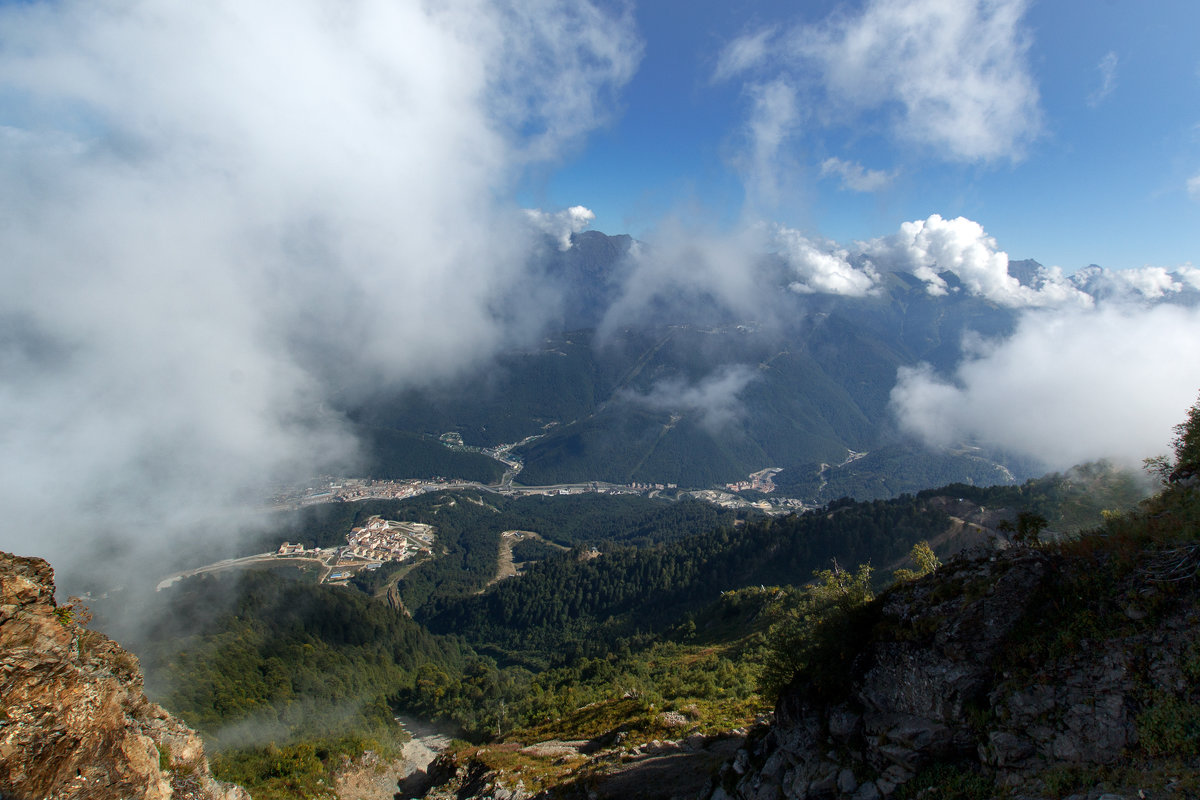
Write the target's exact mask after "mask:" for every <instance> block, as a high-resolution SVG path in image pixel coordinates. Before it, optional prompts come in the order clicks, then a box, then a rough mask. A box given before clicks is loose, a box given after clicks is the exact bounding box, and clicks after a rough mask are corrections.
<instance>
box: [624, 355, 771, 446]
mask: <svg viewBox="0 0 1200 800" xmlns="http://www.w3.org/2000/svg"><path fill="white" fill-rule="evenodd" d="M758 375H759V373H758V370H757V369H755V368H754V367H750V366H746V365H744V364H727V365H725V366H722V367H718V368H717V369H715V370H713V371H712V372H711V373H710V374H708V375H706V376H705V377H703V378H701V379H700V380H698V381H696V382H694V383H689V382H687V381H685V380H683V379H680V378H671V379H667V380H662V381H659V382H657V383H656V384H654V386H653V387H652V388H651V389H650V390H649V391H648V392H634V391H627V392H625V393H623V394H621V395H620V399H621V400H622V401H623V402H627V403H632V404H634V405H639V406H643V407H645V408H651V409H655V410H657V411H665V412H668V413H671V414H680V415H694V416H695V417H696V419H697V421H698V422H699V423H700V425H702V426H703V427H705V428H707V429H708V430H710V431H713V432H717V431H720V430H721V429H723V428H725V427H726V426H728V425H729V424H731V423H733V422H735V421H736V420H737V419H739V418H740V417H741V416H742V414H743V413H744V408H743V406H742V402H741V399H740V395H741V393H742V392H743V391H744V390H745V389H746V387H747V386H749V385H750V383H751V382H753V381H755V380H757V379H758Z"/></svg>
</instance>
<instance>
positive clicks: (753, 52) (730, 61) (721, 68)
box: [713, 28, 776, 81]
mask: <svg viewBox="0 0 1200 800" xmlns="http://www.w3.org/2000/svg"><path fill="white" fill-rule="evenodd" d="M775 33H776V29H775V28H764V29H763V30H761V31H758V32H757V33H748V34H745V35H743V36H739V37H738V38H736V39H734V40H733V41H732V42H730V43H729V44H727V45H725V47H724V49H722V50H721V54H720V55H719V56H718V57H717V67H716V69H715V70H713V81H724V80H728V79H729V78H732V77H735V76H737V75H740V74H741V73H743V72H745V71H747V70H750V69H753V68H755V67H757V66H759V65H761V64H762V63H763V61H765V60H766V59H767V58H768V57H769V56H770V54H771V48H770V45H771V42H770V40H771V38H772V37H774V35H775Z"/></svg>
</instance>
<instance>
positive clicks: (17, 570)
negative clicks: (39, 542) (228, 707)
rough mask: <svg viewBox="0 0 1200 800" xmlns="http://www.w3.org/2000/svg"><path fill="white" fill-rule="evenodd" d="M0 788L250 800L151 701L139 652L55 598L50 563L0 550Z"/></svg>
mask: <svg viewBox="0 0 1200 800" xmlns="http://www.w3.org/2000/svg"><path fill="white" fill-rule="evenodd" d="M0 797H3V798H5V800H8V799H9V798H12V800H26V799H27V798H28V799H30V800H32V798H38V799H39V800H41V799H42V798H47V800H51V799H52V800H74V799H75V798H78V800H85V799H86V800H108V799H109V798H112V800H118V799H122V800H167V799H168V798H173V799H174V800H184V799H185V798H186V799H187V800H249V795H248V794H247V793H246V792H245V791H244V790H243V789H240V788H238V787H236V786H231V785H229V784H223V783H220V782H218V781H216V780H214V779H213V778H212V776H211V775H210V774H209V769H208V762H207V760H206V759H205V756H204V750H203V747H202V745H201V742H200V738H199V737H198V736H197V735H196V733H195V732H194V731H192V730H191V729H190V728H188V727H187V726H186V725H184V724H183V723H182V722H180V721H179V720H177V719H175V718H174V717H172V716H171V715H170V714H168V713H167V712H165V711H164V710H163V709H162V708H160V707H159V706H157V705H155V704H154V703H151V702H150V701H149V700H148V699H147V698H146V695H145V694H144V693H143V691H142V675H141V672H140V669H139V666H138V662H137V659H136V658H134V656H132V655H131V654H130V653H127V652H126V651H124V650H122V649H121V648H120V646H118V645H117V644H116V643H115V642H113V641H112V640H110V639H108V638H107V637H105V636H103V635H101V634H99V633H96V632H95V631H90V630H87V629H86V628H84V627H83V626H82V625H80V624H79V623H78V620H77V619H72V610H71V609H70V608H68V607H63V606H58V605H56V604H55V601H54V571H53V569H52V568H51V567H50V565H49V564H48V563H46V562H45V561H43V560H41V559H38V558H21V557H18V556H14V555H11V554H9V553H0Z"/></svg>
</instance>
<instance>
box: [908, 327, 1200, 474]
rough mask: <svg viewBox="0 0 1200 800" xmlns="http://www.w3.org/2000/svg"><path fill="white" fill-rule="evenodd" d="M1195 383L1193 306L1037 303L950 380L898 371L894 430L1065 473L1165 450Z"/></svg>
mask: <svg viewBox="0 0 1200 800" xmlns="http://www.w3.org/2000/svg"><path fill="white" fill-rule="evenodd" d="M1198 391H1200V308H1196V307H1183V306H1175V305H1158V306H1153V307H1144V306H1122V305H1112V306H1106V307H1103V308H1099V309H1094V310H1085V309H1074V310H1070V311H1059V312H1050V311H1037V312H1029V313H1027V314H1026V315H1025V316H1023V317H1022V318H1021V320H1020V323H1019V325H1018V327H1017V330H1016V331H1015V332H1014V333H1013V335H1012V336H1011V337H1009V338H1007V339H1003V340H998V341H978V342H975V343H974V345H973V346H972V347H971V349H970V352H969V353H968V355H967V356H966V357H965V358H964V359H963V361H962V363H960V364H959V365H958V367H957V369H956V370H955V372H954V374H953V375H951V376H938V375H935V374H933V372H932V370H931V369H930V368H929V367H928V366H927V365H923V366H918V367H915V368H905V369H902V370H901V371H900V375H899V376H898V380H897V384H896V387H895V388H894V389H893V390H892V405H893V408H894V409H895V412H896V414H897V418H898V419H899V421H900V425H901V427H902V428H903V429H904V430H905V431H907V432H909V433H911V434H914V435H915V436H917V437H919V438H920V439H921V440H922V441H924V442H926V443H927V444H929V445H932V446H950V445H956V444H959V443H961V442H964V441H971V442H974V443H977V444H980V445H983V446H989V447H998V448H1001V449H1003V450H1006V451H1008V452H1012V453H1018V454H1021V455H1025V456H1029V457H1032V458H1035V459H1037V460H1039V461H1041V462H1042V463H1043V464H1045V465H1046V466H1047V467H1048V468H1051V469H1063V468H1066V467H1070V466H1072V465H1074V464H1079V463H1082V462H1085V461H1091V460H1095V459H1100V458H1111V459H1117V460H1119V461H1121V462H1123V463H1125V464H1128V465H1138V464H1140V463H1141V461H1142V459H1145V458H1147V457H1150V456H1155V455H1158V454H1161V453H1166V452H1167V451H1168V450H1169V443H1170V441H1171V429H1172V427H1173V426H1174V425H1176V424H1177V423H1178V422H1180V421H1181V420H1182V419H1183V417H1184V412H1185V410H1186V409H1187V408H1188V406H1190V405H1191V404H1192V403H1193V402H1195V400H1196V396H1197V392H1198Z"/></svg>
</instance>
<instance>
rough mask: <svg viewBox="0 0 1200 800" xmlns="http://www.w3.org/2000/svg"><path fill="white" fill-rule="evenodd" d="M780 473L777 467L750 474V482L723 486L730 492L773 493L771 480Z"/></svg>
mask: <svg viewBox="0 0 1200 800" xmlns="http://www.w3.org/2000/svg"><path fill="white" fill-rule="evenodd" d="M782 471H783V470H782V469H781V468H779V467H771V468H769V469H762V470H759V471H758V472H754V473H751V475H750V480H748V481H738V482H736V483H727V484H725V488H726V489H728V490H729V491H731V492H746V491H755V492H762V493H763V494H770V493H771V492H773V491H775V481H774V480H773V479H774V477H775V473H777V472H782Z"/></svg>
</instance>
